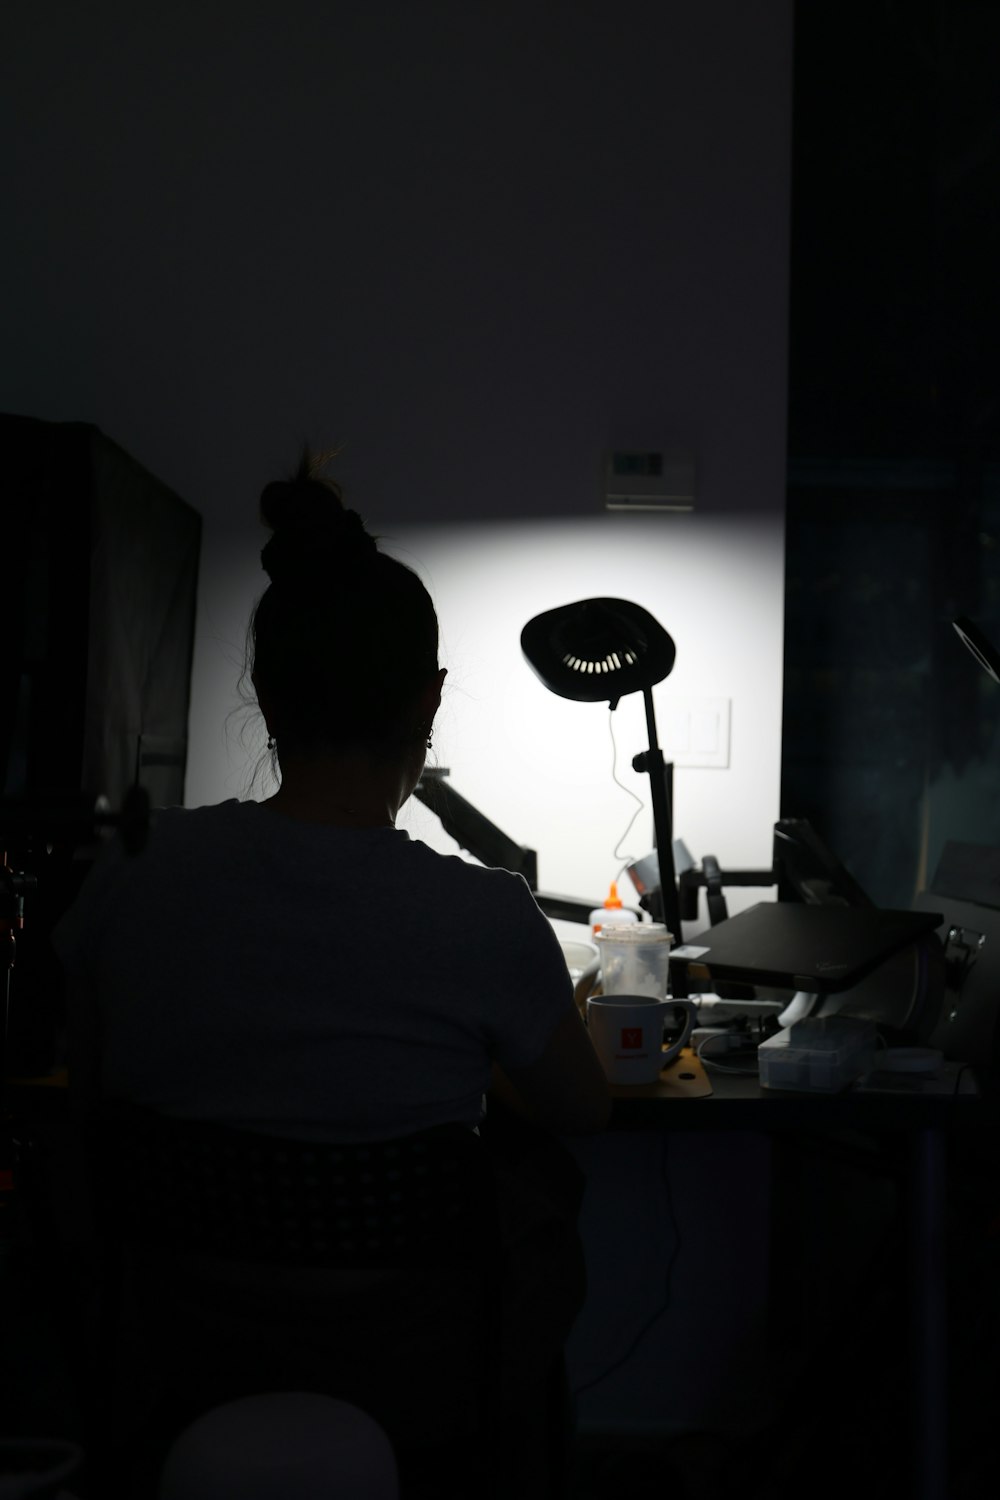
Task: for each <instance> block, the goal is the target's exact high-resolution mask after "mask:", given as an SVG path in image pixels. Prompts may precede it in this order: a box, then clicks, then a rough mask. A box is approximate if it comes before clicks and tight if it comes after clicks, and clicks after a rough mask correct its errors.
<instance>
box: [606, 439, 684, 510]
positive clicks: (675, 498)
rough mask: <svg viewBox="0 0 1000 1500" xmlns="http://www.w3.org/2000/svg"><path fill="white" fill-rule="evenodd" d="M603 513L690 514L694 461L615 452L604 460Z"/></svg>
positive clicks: (656, 454)
mask: <svg viewBox="0 0 1000 1500" xmlns="http://www.w3.org/2000/svg"><path fill="white" fill-rule="evenodd" d="M604 508H605V510H694V458H693V456H692V455H690V454H685V453H666V452H662V451H658V450H655V449H650V450H643V451H638V450H634V449H628V450H624V449H616V450H615V451H614V452H613V453H609V454H607V455H606V457H605V460H604Z"/></svg>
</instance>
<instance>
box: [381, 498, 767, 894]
mask: <svg viewBox="0 0 1000 1500" xmlns="http://www.w3.org/2000/svg"><path fill="white" fill-rule="evenodd" d="M782 543H783V523H782V521H781V518H780V516H776V517H773V518H767V517H761V516H758V517H756V518H753V519H751V518H746V517H744V518H739V517H728V518H714V519H704V518H698V517H695V516H692V517H676V516H675V517H670V518H669V519H667V518H664V517H651V518H645V517H638V516H629V517H621V518H619V517H612V516H609V517H602V518H600V519H594V520H591V521H582V520H581V521H567V522H559V523H536V524H532V523H518V524H516V525H513V524H512V525H509V526H502V525H497V526H485V525H470V526H468V527H464V528H462V527H443V526H442V527H425V528H412V529H410V530H409V531H407V533H406V534H405V536H404V535H402V534H400V535H397V537H396V538H395V539H394V545H393V544H390V550H393V551H394V552H395V553H396V555H397V556H401V557H403V558H404V559H405V560H407V561H409V562H410V563H411V564H412V565H413V566H416V567H417V568H418V570H419V571H420V572H421V574H422V576H423V577H424V578H425V581H426V582H427V584H428V587H429V588H430V589H431V592H432V594H433V596H434V599H435V602H436V604H437V607H438V613H439V616H440V620H441V628H442V661H443V662H444V664H445V665H447V666H448V669H449V676H448V681H447V683H446V688H445V698H444V702H443V704H442V710H441V715H440V718H439V727H438V731H437V734H436V736H435V747H434V758H436V759H437V761H438V763H439V764H441V765H446V766H448V767H449V769H450V771H451V778H452V781H453V782H454V784H455V786H456V788H457V789H458V790H459V791H460V792H461V793H462V794H463V796H466V797H468V798H469V800H470V801H471V802H473V803H474V804H475V805H476V806H477V807H479V808H480V809H481V810H482V811H483V812H484V813H485V814H486V815H487V816H488V817H490V818H491V819H492V820H493V821H494V822H495V823H498V824H499V825H500V827H501V828H503V830H504V831H505V832H506V833H507V834H509V835H510V836H511V837H512V838H514V839H516V840H517V841H518V842H519V843H525V844H530V845H531V846H532V847H534V848H536V849H537V850H538V855H539V882H540V885H541V887H542V888H543V889H549V890H554V891H559V892H563V893H566V894H571V895H579V896H587V897H589V896H591V895H593V896H595V897H598V896H602V895H603V894H604V892H605V890H606V888H607V884H608V881H609V880H610V879H611V878H612V877H613V876H614V875H615V874H616V872H617V869H618V867H619V864H620V861H616V860H615V857H614V853H613V851H614V849H615V846H616V844H617V843H618V840H619V839H620V837H621V835H622V833H623V832H624V830H625V827H626V825H627V823H628V821H629V818H630V817H631V816H632V812H633V810H634V807H635V804H634V803H633V802H632V800H631V799H630V798H629V797H628V796H627V795H626V793H625V792H623V791H622V790H621V789H620V788H619V787H617V786H616V785H615V783H614V781H613V779H612V775H611V766H612V755H613V748H612V743H611V735H610V729H609V718H610V717H611V716H609V712H608V708H607V705H606V704H589V703H574V702H569V701H567V700H566V699H563V698H559V697H557V696H556V695H555V694H553V693H551V692H549V691H548V690H547V689H546V688H545V687H544V686H543V685H542V684H541V683H540V682H539V681H538V679H537V678H536V676H535V675H534V673H533V672H532V671H531V669H530V667H529V666H528V664H527V663H526V662H525V660H524V658H523V656H522V654H521V650H520V644H519V639H520V632H521V627H522V626H523V625H524V624H525V622H526V621H527V620H528V619H530V618H531V617H532V616H533V615H535V614H538V613H540V612H541V611H542V610H546V609H552V608H554V607H555V606H556V605H559V604H565V603H569V602H570V601H572V600H574V599H582V598H588V597H592V596H596V595H606V596H613V597H620V598H626V599H632V600H634V601H635V602H636V603H638V604H640V605H642V606H643V607H644V608H645V609H648V610H649V612H650V613H651V614H652V615H654V617H655V618H656V619H658V620H659V621H660V622H661V624H663V625H664V626H665V627H666V629H667V630H668V631H669V632H670V634H671V635H672V636H673V638H674V641H675V644H676V646H677V661H676V664H675V666H674V670H673V672H672V673H671V675H670V676H669V677H668V678H667V679H666V680H665V681H664V682H662V683H660V684H659V685H658V686H657V687H656V688H654V690H653V701H654V705H655V708H656V713H657V722H658V726H659V728H660V731H661V733H660V738H661V741H662V738H663V734H662V728H663V721H664V718H665V715H666V711H667V707H668V705H669V703H670V699H671V695H677V696H686V697H702V696H715V697H726V698H729V699H731V700H732V742H731V760H730V767H729V769H728V770H723V771H720V770H700V769H699V770H695V769H678V770H676V771H675V804H676V805H675V832H676V834H677V836H679V837H682V838H683V839H684V840H685V842H686V843H687V845H688V847H689V848H690V850H691V852H692V853H693V854H694V856H695V858H699V857H700V856H701V855H702V854H705V853H710V854H716V855H717V856H718V858H719V859H720V861H721V862H722V864H723V867H725V866H726V865H731V866H733V867H739V866H742V867H748V866H755V867H756V866H762V865H763V866H767V865H768V864H769V863H770V858H771V830H772V825H773V823H774V821H775V819H776V818H777V817H778V796H779V787H780V766H781V688H782V678H781V674H782V631H783V620H784V603H783V583H784V579H783V567H784V564H783V545H782ZM613 723H614V735H615V741H616V744H617V749H618V761H617V770H618V775H619V777H620V779H621V780H622V781H623V782H624V783H625V785H626V786H629V787H631V788H632V789H633V790H634V791H635V792H636V793H637V794H638V795H639V796H641V797H642V799H643V801H644V802H645V803H646V807H645V809H644V811H643V812H642V813H640V814H639V817H638V818H637V820H636V822H635V824H634V825H633V828H632V832H631V833H630V834H629V836H628V838H627V840H626V843H625V845H624V852H625V853H627V854H628V853H631V854H633V855H642V854H645V853H648V852H649V850H650V848H651V847H652V811H651V808H650V807H649V795H648V788H649V783H648V778H646V777H644V776H642V775H639V774H638V773H636V772H635V771H633V770H632V765H631V761H632V756H633V755H634V754H635V753H636V752H637V751H639V750H642V749H645V747H646V745H647V743H648V741H647V739H646V725H645V716H644V712H643V706H642V696H641V694H632V695H631V696H630V697H628V698H625V699H623V700H622V702H621V703H620V705H619V707H618V709H617V710H616V711H615V713H614V715H613ZM403 822H404V826H406V827H408V828H409V829H410V830H411V831H412V832H413V833H414V834H415V835H418V836H419V837H421V838H424V839H426V840H427V842H429V843H432V844H433V845H434V846H435V847H437V848H440V849H443V850H450V851H454V844H453V843H452V841H451V840H450V839H449V838H448V837H447V835H445V834H444V833H443V832H442V831H441V829H440V825H439V824H438V823H437V820H436V819H434V818H433V816H432V815H431V814H429V813H428V812H427V811H426V809H424V808H423V807H421V806H419V805H414V806H412V807H411V808H409V809H408V810H407V811H406V813H405V814H404V820H403ZM627 893H628V887H627V886H626V894H627ZM761 894H762V892H760V891H758V892H756V893H753V894H748V895H746V897H745V899H741V897H740V894H739V893H737V896H736V899H735V900H734V901H732V902H731V909H733V910H735V909H738V908H739V907H740V906H741V905H744V904H748V902H749V901H750V900H757V899H760V896H761Z"/></svg>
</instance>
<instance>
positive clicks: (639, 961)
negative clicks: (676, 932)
mask: <svg viewBox="0 0 1000 1500" xmlns="http://www.w3.org/2000/svg"><path fill="white" fill-rule="evenodd" d="M672 941H673V934H672V933H669V932H668V931H667V929H666V927H665V926H664V925H663V923H662V922H636V923H635V924H634V925H632V926H626V927H607V928H604V929H603V930H602V931H601V932H599V933H597V935H596V936H595V938H594V942H595V943H596V944H597V947H598V950H599V952H600V955H601V987H602V989H603V990H604V993H605V994H606V995H642V996H647V997H649V998H650V999H653V1000H663V999H664V998H665V997H666V993H667V980H668V977H669V972H670V944H671V942H672Z"/></svg>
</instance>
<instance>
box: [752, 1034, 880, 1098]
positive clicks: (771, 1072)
mask: <svg viewBox="0 0 1000 1500" xmlns="http://www.w3.org/2000/svg"><path fill="white" fill-rule="evenodd" d="M876 1047H877V1038H876V1030H875V1023H874V1022H873V1021H860V1020H856V1019H855V1018H854V1017H853V1016H819V1017H810V1018H807V1019H806V1020H804V1021H796V1022H795V1025H794V1026H789V1027H787V1028H786V1029H785V1030H784V1031H779V1032H778V1034H777V1036H772V1037H768V1039H767V1041H766V1042H761V1044H760V1046H759V1047H758V1049H757V1058H758V1062H759V1065H760V1081H761V1084H762V1085H763V1087H764V1088H769V1089H799V1090H804V1089H806V1090H808V1089H812V1090H819V1091H820V1092H822V1093H824V1094H835V1093H837V1092H838V1090H840V1089H845V1088H847V1087H848V1086H849V1085H850V1084H852V1083H854V1082H855V1081H856V1080H857V1079H858V1078H863V1077H864V1075H865V1074H866V1073H870V1072H871V1071H872V1068H873V1067H874V1066H875V1052H876Z"/></svg>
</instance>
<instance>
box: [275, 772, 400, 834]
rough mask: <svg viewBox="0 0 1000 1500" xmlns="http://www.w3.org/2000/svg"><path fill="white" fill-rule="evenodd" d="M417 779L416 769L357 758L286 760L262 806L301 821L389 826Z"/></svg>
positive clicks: (338, 825) (346, 826) (351, 826)
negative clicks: (270, 793) (273, 787)
mask: <svg viewBox="0 0 1000 1500" xmlns="http://www.w3.org/2000/svg"><path fill="white" fill-rule="evenodd" d="M421 765H422V762H421ZM419 775H420V767H413V766H403V765H400V764H398V763H395V762H388V761H386V762H380V761H375V762H373V761H371V760H368V759H366V758H365V757H364V756H360V755H353V754H352V755H326V756H316V757H296V756H288V757H287V758H285V759H283V760H282V765H281V786H280V787H279V789H278V790H277V791H276V792H275V794H274V796H273V797H268V798H267V799H266V801H265V803H264V805H265V806H266V807H269V808H270V809H271V810H272V811H273V812H277V813H281V814H282V815H283V816H284V817H286V818H294V819H296V821H298V822H303V823H324V824H327V825H329V826H332V827H338V828H393V827H395V824H396V816H397V814H398V812H399V809H400V808H401V807H402V805H403V803H404V802H405V801H406V799H407V798H408V797H409V795H410V793H411V792H412V791H413V788H414V786H415V785H416V783H417V779H418V777H419Z"/></svg>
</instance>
